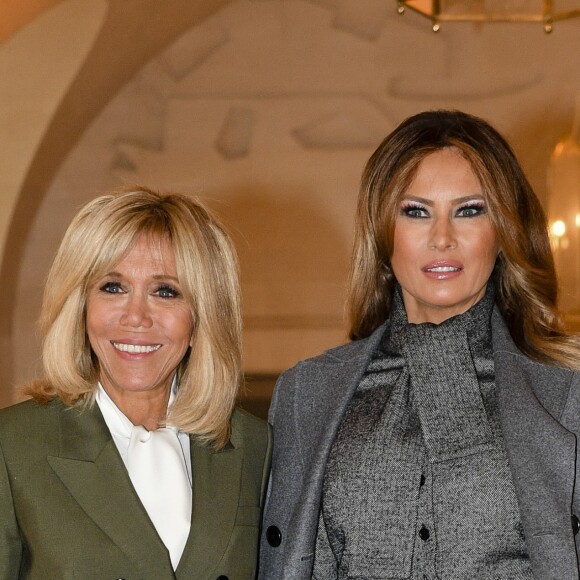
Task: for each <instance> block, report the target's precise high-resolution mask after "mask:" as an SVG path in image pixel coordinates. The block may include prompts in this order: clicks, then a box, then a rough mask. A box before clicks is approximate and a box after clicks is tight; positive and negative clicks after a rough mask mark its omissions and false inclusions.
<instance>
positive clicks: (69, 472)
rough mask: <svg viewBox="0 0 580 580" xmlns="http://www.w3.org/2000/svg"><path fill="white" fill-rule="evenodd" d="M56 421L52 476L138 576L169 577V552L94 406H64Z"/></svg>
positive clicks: (170, 575)
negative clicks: (56, 452)
mask: <svg viewBox="0 0 580 580" xmlns="http://www.w3.org/2000/svg"><path fill="white" fill-rule="evenodd" d="M59 419H60V423H61V425H60V427H61V429H60V433H61V436H60V453H59V455H58V456H52V457H48V462H49V464H50V466H51V467H52V469H53V470H54V472H55V473H56V475H57V476H58V477H59V478H60V480H61V481H62V482H63V484H64V485H65V486H66V488H67V489H68V490H69V492H70V493H71V495H72V496H73V497H74V498H75V500H76V501H77V502H78V503H79V505H80V506H81V507H82V508H83V510H84V512H85V513H86V514H87V516H88V517H89V518H91V519H92V520H93V521H94V522H95V523H96V524H97V525H98V526H99V528H100V529H101V530H102V531H103V532H104V533H105V534H106V535H107V536H108V537H109V538H110V539H111V540H112V541H113V542H114V543H115V544H116V545H117V546H118V547H119V548H120V549H121V550H122V551H123V552H124V553H125V554H126V555H127V556H128V557H129V558H130V559H131V560H132V561H133V562H134V563H135V566H136V567H137V568H139V569H140V570H141V571H142V574H143V578H155V579H156V580H157V579H168V580H169V579H172V578H174V577H175V576H174V574H173V570H172V567H171V561H170V559H169V554H168V552H167V550H166V549H165V547H164V545H163V543H162V542H161V540H160V539H159V536H158V535H157V532H156V531H155V528H154V526H153V524H152V523H151V521H150V519H149V517H148V516H147V513H146V511H145V509H144V508H143V506H142V504H141V502H140V501H139V498H138V496H137V494H136V493H135V491H134V489H133V486H132V484H131V480H130V479H129V475H128V474H127V470H126V469H125V466H124V464H123V461H122V459H121V457H120V455H119V453H118V451H117V448H116V446H115V443H114V442H113V440H112V438H111V436H110V433H109V430H108V429H107V426H106V424H105V422H104V420H103V417H102V415H101V413H100V411H99V409H98V407H97V406H96V405H95V406H94V407H93V408H91V409H85V410H83V411H79V410H77V409H64V408H63V409H62V410H61V411H60V414H59Z"/></svg>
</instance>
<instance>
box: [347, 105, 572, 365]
mask: <svg viewBox="0 0 580 580" xmlns="http://www.w3.org/2000/svg"><path fill="white" fill-rule="evenodd" d="M446 147H453V148H454V149H455V150H457V151H458V152H459V153H460V154H461V155H463V157H464V158H465V159H466V160H467V161H468V162H469V163H470V165H471V168H472V169H473V171H474V173H475V175H476V176H477V177H478V179H479V181H480V183H481V186H482V189H483V192H484V195H485V198H486V203H487V205H488V208H489V216H490V220H491V222H492V224H493V226H494V228H495V232H496V235H497V239H498V243H499V246H500V253H499V255H498V258H497V261H496V264H495V269H494V274H493V275H494V276H495V280H496V300H497V303H498V305H499V308H500V310H501V313H502V315H503V317H504V320H505V322H506V324H507V326H508V329H509V331H510V334H511V336H512V338H513V340H514V342H515V343H516V345H517V346H518V348H519V349H520V350H521V351H522V352H524V353H525V354H526V355H528V356H529V357H530V358H532V359H534V360H537V361H540V362H546V363H549V364H556V365H562V366H565V367H568V368H574V369H578V368H580V356H579V355H580V342H579V340H578V337H576V336H573V335H570V334H569V333H568V332H567V331H566V330H565V328H564V326H563V322H562V318H561V316H560V314H559V312H558V309H557V297H558V286H557V279H556V272H555V268H554V260H553V257H552V253H551V249H550V242H549V238H548V229H547V221H546V217H545V214H544V211H543V209H542V206H541V205H540V202H539V200H538V198H537V197H536V194H535V193H534V191H533V189H532V187H531V186H530V184H529V182H528V180H527V178H526V176H525V175H524V172H523V170H522V168H521V166H520V164H519V163H518V160H517V159H516V156H515V154H514V152H513V151H512V149H511V147H510V146H509V144H508V143H507V141H506V140H505V139H504V138H503V137H502V136H501V135H500V134H499V133H498V132H497V131H496V130H495V129H494V128H493V127H491V126H490V125H489V123H487V122H486V121H484V120H483V119H480V118H478V117H474V116H472V115H468V114H466V113H462V112H460V111H428V112H423V113H420V114H418V115H414V116H412V117H410V118H408V119H407V120H405V121H403V123H401V124H400V125H399V126H398V127H397V128H396V129H395V130H394V131H393V132H392V133H391V134H390V135H388V136H387V137H386V138H385V140H384V141H383V142H382V143H381V144H380V145H379V147H378V148H377V150H376V151H375V152H374V153H373V155H372V156H371V158H370V159H369V161H368V162H367V165H366V167H365V170H364V172H363V176H362V180H361V188H360V195H359V200H358V208H357V216H356V228H355V240H354V248H353V258H352V264H351V275H350V289H349V298H348V313H349V317H350V338H351V339H353V340H355V339H359V338H364V337H366V336H368V335H370V334H371V333H372V332H373V331H374V330H375V329H376V328H377V327H378V326H380V325H381V324H382V323H383V322H384V321H385V320H386V318H388V316H389V311H390V307H391V299H392V295H393V289H394V284H395V282H396V281H395V278H394V275H393V271H392V269H391V266H390V257H391V256H392V254H393V237H394V228H395V220H396V216H397V212H398V207H399V204H400V201H401V198H402V196H403V194H404V192H405V191H406V190H407V188H408V187H409V185H410V184H411V182H412V180H413V178H414V177H415V174H416V172H417V169H418V167H419V164H420V163H421V161H422V160H423V159H424V158H425V157H427V156H428V155H430V154H431V153H433V152H435V151H438V150H440V149H444V148H446Z"/></svg>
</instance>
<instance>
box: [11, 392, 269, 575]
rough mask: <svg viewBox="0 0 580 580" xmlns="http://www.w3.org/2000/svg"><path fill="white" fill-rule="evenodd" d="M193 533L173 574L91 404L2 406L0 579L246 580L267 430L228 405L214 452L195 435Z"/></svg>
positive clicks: (252, 570)
mask: <svg viewBox="0 0 580 580" xmlns="http://www.w3.org/2000/svg"><path fill="white" fill-rule="evenodd" d="M190 441H191V464H192V475H193V508H192V519H191V532H190V535H189V539H188V541H187V544H186V546H185V550H184V553H183V556H182V558H181V561H180V563H179V566H178V568H177V570H176V571H175V572H174V571H173V569H172V566H171V561H170V559H169V553H168V552H167V550H166V549H165V546H164V545H163V543H162V542H161V540H160V539H159V536H158V535H157V532H156V531H155V528H154V527H153V524H152V523H151V521H150V519H149V517H148V516H147V513H146V511H145V509H144V508H143V506H142V504H141V502H140V501H139V498H138V496H137V494H136V493H135V491H134V489H133V486H132V484H131V481H130V479H129V475H128V473H127V470H126V469H125V465H124V464H123V461H122V459H121V457H120V455H119V453H118V451H117V448H116V446H115V443H114V442H113V440H112V438H111V435H110V433H109V430H108V428H107V426H106V424H105V421H104V419H103V417H102V415H101V412H100V410H99V408H98V407H97V406H96V405H95V406H94V407H93V408H91V409H85V410H82V411H81V410H79V409H71V408H67V407H65V406H64V405H63V404H62V403H61V402H60V401H58V400H55V401H53V402H51V403H49V404H47V405H38V404H37V403H35V402H33V401H27V402H25V403H21V404H19V405H15V406H13V407H10V408H8V409H3V410H1V411H0V579H2V580H12V579H14V580H16V579H25V580H47V579H51V580H52V579H55V580H56V579H58V580H73V579H77V580H109V579H111V580H119V579H125V580H173V579H180V580H181V579H183V580H185V579H188V580H198V579H199V580H216V579H219V580H225V579H226V578H227V579H228V580H250V579H252V578H254V577H255V575H256V562H257V550H258V536H259V524H260V508H261V503H262V498H263V495H264V488H265V485H266V482H267V476H268V470H269V457H270V434H269V430H268V427H267V425H266V423H265V422H263V421H261V420H259V419H257V418H255V417H252V416H251V415H249V414H247V413H245V412H243V411H236V412H235V413H234V416H233V418H232V434H231V438H230V442H229V443H228V445H227V446H226V447H225V448H224V449H223V450H221V451H219V452H215V451H213V450H212V449H210V448H209V447H207V446H205V445H201V444H200V443H199V442H197V440H196V439H195V438H193V437H192V438H191V439H190Z"/></svg>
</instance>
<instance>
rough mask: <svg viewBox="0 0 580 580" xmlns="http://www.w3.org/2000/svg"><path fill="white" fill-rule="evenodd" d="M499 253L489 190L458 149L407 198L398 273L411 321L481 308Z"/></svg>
mask: <svg viewBox="0 0 580 580" xmlns="http://www.w3.org/2000/svg"><path fill="white" fill-rule="evenodd" d="M498 251H499V247H498V243H497V239H496V235H495V231H494V228H493V226H492V224H491V222H490V220H489V215H488V208H487V204H486V201H485V199H484V196H483V192H482V188H481V184H480V183H479V180H478V179H477V177H476V175H475V173H474V172H473V170H472V168H471V165H470V164H469V162H468V161H467V160H466V159H465V158H464V157H463V156H462V155H461V154H460V153H459V151H457V150H456V149H453V148H446V149H441V150H439V151H436V152H434V153H431V154H429V155H428V156H427V157H425V159H423V161H422V162H421V163H420V165H419V167H418V170H417V174H416V176H415V178H414V180H413V182H412V183H411V185H410V186H409V188H408V189H407V191H406V192H405V194H404V195H403V199H402V201H401V203H400V206H399V208H398V213H397V217H396V221H395V234H394V244H393V255H392V257H391V266H392V269H393V273H394V275H395V277H396V279H397V281H398V282H399V284H400V285H401V288H402V291H403V301H404V303H405V309H406V311H407V318H408V320H409V322H412V323H415V324H418V323H421V322H433V323H435V324H439V323H440V322H443V321H444V320H446V319H448V318H450V317H452V316H455V315H457V314H461V313H463V312H465V311H466V310H468V309H469V308H470V307H471V306H472V305H473V304H475V303H476V302H478V301H479V300H480V299H481V298H482V297H483V295H484V293H485V287H486V285H487V281H488V279H489V277H490V275H491V272H492V270H493V267H494V264H495V260H496V257H497V254H498Z"/></svg>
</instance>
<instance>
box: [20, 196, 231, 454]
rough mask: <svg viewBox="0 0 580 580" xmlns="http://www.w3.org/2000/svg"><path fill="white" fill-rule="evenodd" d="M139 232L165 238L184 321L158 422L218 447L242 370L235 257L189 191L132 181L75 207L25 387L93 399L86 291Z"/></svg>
mask: <svg viewBox="0 0 580 580" xmlns="http://www.w3.org/2000/svg"><path fill="white" fill-rule="evenodd" d="M143 235H145V236H148V237H150V238H151V240H152V242H153V243H155V242H159V241H160V240H161V239H163V238H167V239H169V241H170V243H171V246H172V248H173V252H174V254H175V264H176V269H177V276H178V279H179V283H180V287H181V291H182V295H183V297H184V299H185V301H186V302H187V304H188V305H189V307H190V309H191V316H192V320H193V336H192V343H191V344H192V346H191V348H190V349H188V353H187V354H186V355H185V357H184V358H183V360H182V361H181V363H180V365H179V367H178V369H177V374H178V380H179V389H178V392H177V396H176V399H175V401H174V403H173V405H172V406H171V409H170V414H169V416H168V418H167V422H168V423H171V424H172V425H175V426H176V427H179V428H180V429H181V430H183V431H186V432H188V433H191V434H194V435H197V436H198V437H199V438H200V439H201V440H203V441H206V442H211V443H212V444H213V445H214V446H215V447H216V448H221V447H223V446H224V445H225V444H226V443H227V441H228V438H229V421H230V416H231V413H232V410H233V407H234V405H235V401H236V397H237V394H238V389H239V385H240V378H241V336H242V324H241V312H240V295H239V284H238V263H237V258H236V254H235V251H234V249H233V246H232V243H231V241H230V239H229V238H228V236H227V234H226V233H225V231H224V229H223V227H222V226H221V225H220V223H219V222H218V221H217V220H216V218H215V217H213V216H212V215H211V214H210V212H209V211H208V210H207V209H206V208H205V207H204V206H203V205H202V203H201V202H200V201H199V200H195V199H192V198H190V197H186V196H183V195H178V194H160V193H156V192H154V191H151V190H149V189H147V188H145V187H138V188H135V189H132V190H125V191H120V192H116V193H112V194H110V195H104V196H102V197H98V198H96V199H94V200H93V201H91V202H90V203H88V204H87V205H86V206H85V207H83V208H82V209H81V210H80V211H79V213H78V214H77V215H76V216H75V218H74V219H73V221H72V223H71V224H70V226H69V228H68V230H67V231H66V233H65V236H64V238H63V240H62V243H61V245H60V248H59V250H58V253H57V255H56V258H55V260H54V263H53V265H52V268H51V270H50V272H49V275H48V279H47V283H46V288H45V292H44V299H43V304H42V311H41V316H40V327H41V331H42V334H43V339H44V342H43V366H44V374H45V376H44V379H43V380H41V381H37V382H36V383H34V384H33V385H32V386H31V387H30V388H29V390H28V392H29V394H31V395H32V396H33V397H34V398H35V399H36V400H38V401H39V402H47V401H49V400H50V399H53V398H55V397H58V398H60V399H61V400H62V401H63V402H64V403H65V404H66V405H69V406H71V405H75V406H79V405H81V406H82V405H86V404H88V405H91V404H92V403H93V401H94V395H95V392H96V387H97V382H98V377H99V362H98V360H97V358H96V356H95V354H94V352H93V351H92V349H91V346H90V343H89V340H88V337H87V332H86V328H85V318H86V302H87V293H88V291H89V289H90V288H91V286H93V285H94V284H95V283H97V281H98V280H99V279H101V278H102V277H103V276H104V275H106V273H107V272H109V271H111V268H112V267H114V266H115V264H117V263H118V262H119V261H120V260H121V258H122V257H123V256H124V255H125V254H126V252H127V251H128V250H129V249H130V248H131V247H132V245H133V244H134V242H135V241H136V239H137V238H138V237H141V236H143Z"/></svg>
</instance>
